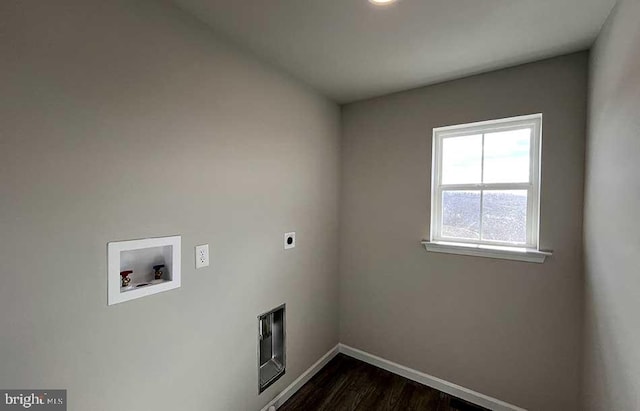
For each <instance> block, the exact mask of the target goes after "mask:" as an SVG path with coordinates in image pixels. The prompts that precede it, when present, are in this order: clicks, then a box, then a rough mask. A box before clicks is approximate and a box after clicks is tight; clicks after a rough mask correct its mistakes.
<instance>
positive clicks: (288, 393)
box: [261, 344, 340, 411]
mask: <svg viewBox="0 0 640 411" xmlns="http://www.w3.org/2000/svg"><path fill="white" fill-rule="evenodd" d="M339 346H340V344H336V346H335V347H333V348H332V349H330V350H329V351H328V352H327V353H326V354H325V355H323V356H322V358H320V359H319V360H318V361H316V362H315V363H314V364H313V365H312V366H311V367H309V369H307V370H306V371H305V372H303V373H302V375H301V376H299V377H298V378H297V379H296V380H295V381H294V382H292V383H291V384H289V386H288V387H287V388H285V389H284V390H282V392H281V393H280V394H278V395H276V397H275V398H274V399H272V400H271V401H269V403H268V404H267V405H265V406H264V408H262V410H261V411H268V410H269V407H272V406H273V407H276V409H278V408H280V406H281V405H282V404H284V403H285V402H286V401H287V400H288V399H289V398H291V397H292V396H293V394H295V393H296V392H297V391H298V390H299V389H300V388H302V386H303V385H305V384H306V383H307V382H308V381H309V380H310V379H311V378H312V377H313V376H314V375H316V373H317V372H318V371H320V370H321V369H322V368H323V367H324V366H325V365H327V363H328V362H329V361H331V360H332V359H333V357H335V356H336V355H338V347H339Z"/></svg>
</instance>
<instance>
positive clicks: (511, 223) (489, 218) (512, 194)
mask: <svg viewBox="0 0 640 411" xmlns="http://www.w3.org/2000/svg"><path fill="white" fill-rule="evenodd" d="M482 239H483V240H492V241H501V242H507V243H518V244H524V243H526V242H527V190H487V191H483V192H482Z"/></svg>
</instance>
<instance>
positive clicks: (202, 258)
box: [196, 244, 209, 268]
mask: <svg viewBox="0 0 640 411" xmlns="http://www.w3.org/2000/svg"><path fill="white" fill-rule="evenodd" d="M204 267H209V244H203V245H197V246H196V268H204Z"/></svg>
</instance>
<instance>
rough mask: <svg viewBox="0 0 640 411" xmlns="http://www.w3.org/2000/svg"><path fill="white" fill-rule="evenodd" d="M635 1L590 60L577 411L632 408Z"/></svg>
mask: <svg viewBox="0 0 640 411" xmlns="http://www.w3.org/2000/svg"><path fill="white" fill-rule="evenodd" d="M639 21H640V1H637V0H622V1H621V2H620V3H619V4H618V6H617V8H616V9H614V11H613V13H612V14H611V16H610V17H609V20H608V22H607V24H606V25H605V27H604V29H603V31H602V34H601V35H600V37H599V39H598V41H597V43H596V46H595V48H594V50H593V54H592V72H591V84H590V91H591V101H590V113H589V114H590V116H589V117H590V121H589V137H588V144H587V174H586V202H585V268H586V299H585V300H586V321H585V330H586V338H585V341H586V348H585V381H584V394H583V397H584V400H585V404H584V407H583V409H585V410H602V411H608V410H616V411H632V410H638V409H640V327H639V326H638V313H639V310H640V275H639V274H640V265H639V264H638V254H639V253H640V219H639V216H638V211H639V210H640V25H639V24H638V22H639Z"/></svg>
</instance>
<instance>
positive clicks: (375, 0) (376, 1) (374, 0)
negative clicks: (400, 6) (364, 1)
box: [369, 0, 397, 6]
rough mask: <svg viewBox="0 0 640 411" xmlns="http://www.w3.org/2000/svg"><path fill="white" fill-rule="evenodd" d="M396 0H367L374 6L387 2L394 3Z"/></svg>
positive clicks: (383, 4)
mask: <svg viewBox="0 0 640 411" xmlns="http://www.w3.org/2000/svg"><path fill="white" fill-rule="evenodd" d="M396 1H397V0H369V3H373V4H375V5H376V6H386V5H387V4H391V3H395V2H396Z"/></svg>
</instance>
